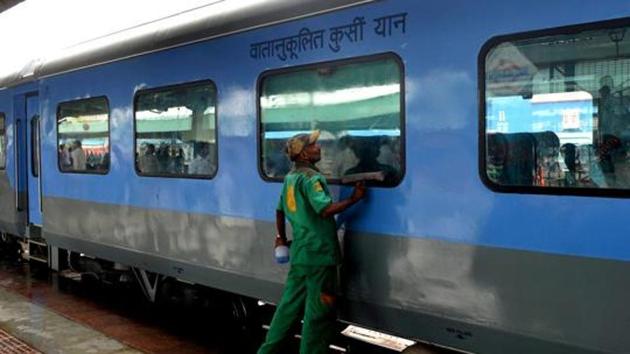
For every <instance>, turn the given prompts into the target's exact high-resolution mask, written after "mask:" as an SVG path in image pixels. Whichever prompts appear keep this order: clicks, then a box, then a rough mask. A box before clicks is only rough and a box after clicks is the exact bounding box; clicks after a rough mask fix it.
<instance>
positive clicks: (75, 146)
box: [70, 140, 87, 171]
mask: <svg viewBox="0 0 630 354" xmlns="http://www.w3.org/2000/svg"><path fill="white" fill-rule="evenodd" d="M70 158H71V161H72V169H73V170H74V171H85V168H86V165H87V158H86V156H85V151H83V146H82V144H81V141H80V140H75V141H74V142H73V143H72V151H71V152H70Z"/></svg>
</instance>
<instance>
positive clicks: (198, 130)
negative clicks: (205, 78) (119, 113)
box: [135, 82, 217, 178]
mask: <svg viewBox="0 0 630 354" xmlns="http://www.w3.org/2000/svg"><path fill="white" fill-rule="evenodd" d="M135 119H136V147H135V151H136V169H137V170H138V173H139V174H141V175H148V176H165V177H168V176H173V177H205V178H210V177H212V176H214V175H215V173H216V170H217V148H216V88H215V86H214V84H212V83H211V82H201V83H195V84H190V85H185V86H175V87H169V88H160V89H154V90H148V91H141V92H140V93H138V95H137V96H136V105H135Z"/></svg>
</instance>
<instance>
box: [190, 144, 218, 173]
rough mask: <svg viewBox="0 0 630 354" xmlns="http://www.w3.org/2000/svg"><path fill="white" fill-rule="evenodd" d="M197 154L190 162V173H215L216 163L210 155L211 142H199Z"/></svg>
mask: <svg viewBox="0 0 630 354" xmlns="http://www.w3.org/2000/svg"><path fill="white" fill-rule="evenodd" d="M197 150H198V152H197V156H196V157H195V158H194V159H193V160H192V161H191V162H190V166H188V173H189V174H191V175H202V176H209V175H212V174H213V173H214V170H215V165H214V163H213V162H212V159H211V157H210V144H209V143H206V142H201V143H198V145H197Z"/></svg>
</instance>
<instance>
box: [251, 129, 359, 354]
mask: <svg viewBox="0 0 630 354" xmlns="http://www.w3.org/2000/svg"><path fill="white" fill-rule="evenodd" d="M318 137H319V132H318V131H315V132H313V133H311V134H298V135H296V136H294V137H292V138H291V139H289V141H288V142H287V149H286V151H287V154H288V155H289V158H290V159H291V161H293V162H294V166H293V169H292V170H291V171H290V172H289V174H287V175H286V176H285V179H284V185H283V187H282V195H281V197H280V202H279V204H278V208H277V210H276V227H277V229H278V236H276V246H278V245H287V243H288V242H287V237H286V232H285V217H286V218H287V219H289V222H290V223H291V226H292V228H293V243H292V245H291V257H290V258H291V269H290V270H289V274H288V277H287V282H286V286H285V288H284V292H283V294H282V299H281V300H280V303H279V304H278V307H277V309H276V313H275V315H274V317H273V320H272V322H271V327H270V328H269V332H268V333H267V338H266V340H265V343H264V344H263V345H262V346H261V347H260V349H259V350H258V354H268V353H278V352H280V350H282V348H281V346H282V344H283V342H284V339H286V338H287V337H288V336H289V334H290V333H289V331H290V330H291V328H292V327H293V325H294V324H296V323H297V322H298V321H299V320H300V318H301V316H302V314H303V315H304V325H303V327H302V340H301V342H300V353H302V354H305V353H320V354H323V353H327V351H328V345H329V343H330V340H331V337H332V336H333V334H334V327H333V325H334V321H335V316H334V315H335V314H334V310H333V309H334V304H335V300H336V299H335V284H336V277H337V268H336V265H337V264H338V263H339V261H340V250H339V244H338V242H337V237H336V225H335V219H334V217H333V215H334V214H337V213H340V212H342V211H344V210H346V209H347V208H349V207H350V206H351V205H353V204H355V203H356V202H358V201H359V200H361V199H362V198H363V197H364V195H365V186H364V185H363V184H357V185H356V186H355V189H354V191H353V193H352V196H351V197H350V198H348V199H345V200H342V201H339V202H336V203H333V201H332V198H331V197H330V193H329V192H328V185H327V183H326V179H325V178H324V176H323V175H322V174H321V173H320V172H319V171H318V169H317V168H316V167H315V165H314V164H315V163H316V162H318V161H319V160H320V158H321V148H320V146H319V145H318V144H317V143H316V141H317V138H318Z"/></svg>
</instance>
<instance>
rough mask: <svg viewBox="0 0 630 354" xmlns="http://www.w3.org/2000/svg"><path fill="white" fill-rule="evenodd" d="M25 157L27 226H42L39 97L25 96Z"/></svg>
mask: <svg viewBox="0 0 630 354" xmlns="http://www.w3.org/2000/svg"><path fill="white" fill-rule="evenodd" d="M25 117H26V124H25V128H26V155H27V162H26V165H27V168H26V170H27V171H26V172H27V177H26V180H27V181H28V182H27V183H28V187H27V190H28V224H29V225H34V226H40V227H41V225H42V199H41V190H42V189H41V180H40V178H41V171H40V167H41V163H40V156H41V151H40V146H41V145H40V119H39V97H38V96H37V95H36V94H35V95H27V96H26V107H25Z"/></svg>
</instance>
